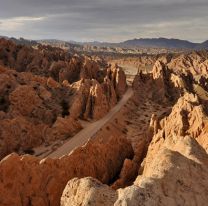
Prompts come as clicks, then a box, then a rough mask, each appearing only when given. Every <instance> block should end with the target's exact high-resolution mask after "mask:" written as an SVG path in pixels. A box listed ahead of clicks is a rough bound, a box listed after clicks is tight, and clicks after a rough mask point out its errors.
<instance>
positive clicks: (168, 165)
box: [63, 94, 208, 206]
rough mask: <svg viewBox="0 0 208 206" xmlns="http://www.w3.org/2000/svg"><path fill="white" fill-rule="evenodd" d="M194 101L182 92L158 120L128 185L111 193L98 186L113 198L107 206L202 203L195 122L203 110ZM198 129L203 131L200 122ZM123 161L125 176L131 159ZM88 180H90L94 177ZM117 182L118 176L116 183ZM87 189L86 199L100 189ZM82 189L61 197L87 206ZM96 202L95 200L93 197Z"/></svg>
mask: <svg viewBox="0 0 208 206" xmlns="http://www.w3.org/2000/svg"><path fill="white" fill-rule="evenodd" d="M198 104H199V102H198V99H197V97H196V96H194V95H192V94H185V95H184V96H183V97H182V98H180V99H179V100H178V102H177V104H176V105H175V106H174V108H173V110H172V112H171V114H170V115H169V116H168V117H167V118H165V119H163V120H161V121H160V129H159V130H158V128H157V129H156V131H155V132H154V136H153V139H152V141H151V144H150V145H149V148H148V151H147V155H146V158H145V159H144V161H143V163H142V165H143V169H142V170H141V168H140V175H139V176H138V177H137V178H136V180H135V181H134V184H133V185H132V186H129V187H126V188H124V189H118V190H117V191H114V192H112V190H111V189H110V187H109V188H106V186H104V185H100V186H99V188H102V189H103V190H104V188H105V193H103V195H104V194H105V195H107V197H106V199H107V200H109V199H110V197H114V198H113V199H110V201H109V202H108V204H109V206H110V205H112V206H113V205H114V206H122V205H130V206H131V205H132V206H134V205H206V202H207V201H208V199H207V195H208V190H207V184H208V181H207V174H208V173H207V172H208V155H207V152H206V150H205V149H206V148H205V147H204V145H203V144H201V142H199V141H198V140H197V136H198V135H200V132H199V127H198V123H197V122H202V119H203V116H204V115H205V114H204V115H202V114H203V110H201V114H199V112H196V110H197V108H199V105H198ZM195 109H196V110H195ZM182 111H187V114H188V115H187V116H183V113H182ZM196 113H197V115H196ZM196 116H198V118H199V116H200V118H199V119H201V121H199V119H198V120H197V119H196V118H195V117H196ZM193 118H194V119H195V120H196V122H195V123H194V124H192V123H193V121H191V119H193ZM187 122H189V124H187ZM204 124H205V123H204ZM204 124H203V125H204ZM200 125H201V124H200ZM205 128H206V126H205ZM200 129H201V130H202V131H203V126H202V125H201V127H200ZM190 131H192V132H190ZM196 131H198V132H196ZM197 141H198V142H197ZM200 144H201V145H200ZM203 147H204V148H203ZM125 162H126V163H124V165H126V166H125V167H124V168H129V170H125V169H124V168H123V169H122V172H121V174H123V175H120V176H125V174H128V173H129V172H130V171H131V172H133V171H134V169H132V168H133V167H132V163H131V161H128V160H126V161H125ZM124 171H128V172H127V173H126V172H124ZM73 181H75V182H79V181H80V182H87V181H89V180H88V179H85V178H84V179H80V180H78V179H76V180H73ZM73 181H69V183H68V185H71V184H75V182H73ZM90 181H91V182H93V181H94V180H90ZM118 182H119V179H118V181H117V184H118ZM76 184H77V183H76ZM76 184H75V185H76ZM91 185H92V184H91ZM75 188H77V187H75ZM65 190H67V187H66V189H65ZM90 190H91V191H93V193H90V196H89V197H90V200H94V198H95V197H96V195H95V194H96V191H97V190H98V191H99V192H100V191H101V189H100V190H99V189H98V188H97V187H96V186H92V188H90ZM72 191H73V190H72ZM82 191H83V193H81V194H80V193H79V195H77V194H76V193H68V197H66V196H63V197H64V198H65V202H67V200H77V198H78V199H82V204H85V205H90V204H89V203H88V202H87V201H86V200H85V199H84V197H85V194H86V193H85V192H84V191H85V187H84V188H83V187H82ZM64 194H65V193H64ZM64 194H63V195H64ZM115 197H116V200H115ZM100 200H102V198H100ZM96 201H98V200H97V199H96ZM75 203H76V201H75ZM75 205H76V204H75ZM95 205H96V204H95Z"/></svg>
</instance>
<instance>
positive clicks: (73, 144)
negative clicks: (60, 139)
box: [47, 87, 133, 158]
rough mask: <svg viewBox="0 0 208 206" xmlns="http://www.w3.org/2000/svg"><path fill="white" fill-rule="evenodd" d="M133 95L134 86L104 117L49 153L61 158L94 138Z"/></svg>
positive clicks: (52, 156)
mask: <svg viewBox="0 0 208 206" xmlns="http://www.w3.org/2000/svg"><path fill="white" fill-rule="evenodd" d="M132 95H133V90H132V88H130V87H129V88H128V90H127V91H126V93H125V94H124V95H123V97H122V99H121V100H120V101H119V102H118V103H117V104H116V106H115V107H113V108H112V109H111V110H110V111H109V113H108V114H107V115H106V116H105V117H103V118H102V119H100V120H98V121H96V122H93V123H91V124H89V125H88V126H86V127H85V128H84V129H82V130H81V131H80V132H79V133H77V134H76V135H75V136H73V137H72V138H71V139H69V141H67V142H66V143H65V144H63V145H62V146H61V147H59V148H58V149H57V150H56V151H54V152H52V153H50V154H49V155H47V157H50V158H59V157H61V156H63V155H66V154H69V153H70V152H71V151H72V150H74V149H75V148H77V147H79V146H82V145H84V144H85V143H86V142H87V141H88V139H90V138H92V137H93V135H95V134H96V132H98V130H100V129H101V127H103V126H104V125H105V124H106V123H107V122H108V121H109V120H111V119H112V117H113V116H114V115H115V114H116V113H117V112H118V111H119V110H120V109H121V108H122V107H123V106H124V104H125V103H126V102H127V101H128V100H129V98H130V97H131V96H132Z"/></svg>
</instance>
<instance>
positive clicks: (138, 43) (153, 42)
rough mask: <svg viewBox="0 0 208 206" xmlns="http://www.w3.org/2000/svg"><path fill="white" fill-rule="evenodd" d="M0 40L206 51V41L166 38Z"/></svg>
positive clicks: (70, 47) (26, 42)
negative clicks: (85, 40) (117, 41)
mask: <svg viewBox="0 0 208 206" xmlns="http://www.w3.org/2000/svg"><path fill="white" fill-rule="evenodd" d="M0 38H6V39H11V40H13V41H15V42H16V43H17V44H24V45H36V44H48V45H51V46H57V47H61V48H69V49H74V48H79V49H82V46H83V45H91V46H98V47H121V48H139V47H142V48H166V49H196V50H197V49H208V40H207V41H205V42H202V43H193V42H191V41H187V40H180V39H168V38H140V39H130V40H127V41H124V42H120V43H109V42H98V41H94V42H76V41H63V40H57V39H44V40H36V41H33V40H26V39H23V38H20V39H16V38H9V37H5V36H0Z"/></svg>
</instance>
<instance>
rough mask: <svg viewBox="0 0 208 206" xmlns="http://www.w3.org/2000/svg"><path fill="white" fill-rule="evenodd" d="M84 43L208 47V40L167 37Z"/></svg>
mask: <svg viewBox="0 0 208 206" xmlns="http://www.w3.org/2000/svg"><path fill="white" fill-rule="evenodd" d="M84 44H88V45H94V46H103V47H104V46H106V47H108V46H110V47H123V48H133V47H135V48H136V47H137V48H138V47H143V48H166V49H208V41H205V42H203V43H193V42H190V41H187V40H180V39H167V38H141V39H131V40H127V41H124V42H120V43H107V42H86V43H84Z"/></svg>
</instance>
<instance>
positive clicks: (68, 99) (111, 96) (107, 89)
mask: <svg viewBox="0 0 208 206" xmlns="http://www.w3.org/2000/svg"><path fill="white" fill-rule="evenodd" d="M0 64H2V65H3V66H0V159H1V158H2V157H4V156H5V155H7V154H9V153H11V152H18V153H20V154H22V153H28V152H29V153H33V151H32V149H33V148H34V147H37V146H40V145H49V144H51V143H53V142H54V141H57V140H59V141H60V140H65V139H67V138H69V137H71V136H73V135H74V134H75V133H77V132H78V131H79V130H80V129H82V126H81V125H80V123H79V120H78V119H79V118H81V119H86V120H88V119H89V120H97V119H100V118H102V117H103V116H104V115H105V114H107V112H108V111H109V110H110V109H111V108H112V107H113V106H115V104H116V103H117V101H118V100H119V99H120V98H121V97H122V95H123V94H124V93H125V91H126V79H125V74H124V72H123V71H122V70H121V68H119V67H118V66H116V65H114V66H109V67H106V68H102V69H101V68H100V66H99V64H98V63H97V62H95V61H94V60H92V59H91V58H89V57H85V56H80V57H79V56H70V55H69V54H67V52H65V51H64V50H61V49H58V48H52V47H49V46H39V47H38V48H36V49H34V48H32V47H26V46H21V45H16V44H15V43H13V42H12V41H7V40H3V39H1V40H0Z"/></svg>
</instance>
